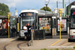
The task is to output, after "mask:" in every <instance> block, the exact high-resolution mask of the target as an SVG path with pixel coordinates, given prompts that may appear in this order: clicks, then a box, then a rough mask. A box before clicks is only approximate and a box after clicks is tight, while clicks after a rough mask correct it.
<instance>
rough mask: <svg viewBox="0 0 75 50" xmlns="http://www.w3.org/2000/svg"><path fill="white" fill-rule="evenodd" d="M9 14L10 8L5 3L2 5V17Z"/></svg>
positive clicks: (0, 6)
mask: <svg viewBox="0 0 75 50" xmlns="http://www.w3.org/2000/svg"><path fill="white" fill-rule="evenodd" d="M8 12H10V10H9V7H8V6H7V5H5V4H4V3H0V15H2V16H7V15H8Z"/></svg>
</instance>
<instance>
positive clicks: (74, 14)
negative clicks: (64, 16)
mask: <svg viewBox="0 0 75 50" xmlns="http://www.w3.org/2000/svg"><path fill="white" fill-rule="evenodd" d="M70 17H71V28H75V9H72V10H71V16H70Z"/></svg>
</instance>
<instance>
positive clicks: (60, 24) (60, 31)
mask: <svg viewBox="0 0 75 50" xmlns="http://www.w3.org/2000/svg"><path fill="white" fill-rule="evenodd" d="M59 17H60V39H61V9H59Z"/></svg>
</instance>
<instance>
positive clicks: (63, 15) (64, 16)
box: [63, 0, 65, 17]
mask: <svg viewBox="0 0 75 50" xmlns="http://www.w3.org/2000/svg"><path fill="white" fill-rule="evenodd" d="M63 8H64V0H63ZM63 16H64V17H65V14H63Z"/></svg>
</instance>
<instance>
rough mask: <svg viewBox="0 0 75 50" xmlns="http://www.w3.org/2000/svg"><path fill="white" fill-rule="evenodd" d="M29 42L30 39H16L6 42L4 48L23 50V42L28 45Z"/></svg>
mask: <svg viewBox="0 0 75 50" xmlns="http://www.w3.org/2000/svg"><path fill="white" fill-rule="evenodd" d="M28 42H29V41H19V42H18V41H14V42H10V43H8V44H6V45H5V46H4V48H3V49H4V50H14V49H15V48H16V49H15V50H22V48H20V45H21V44H26V45H27V43H28ZM16 43H17V44H16ZM14 47H15V48H14Z"/></svg>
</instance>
